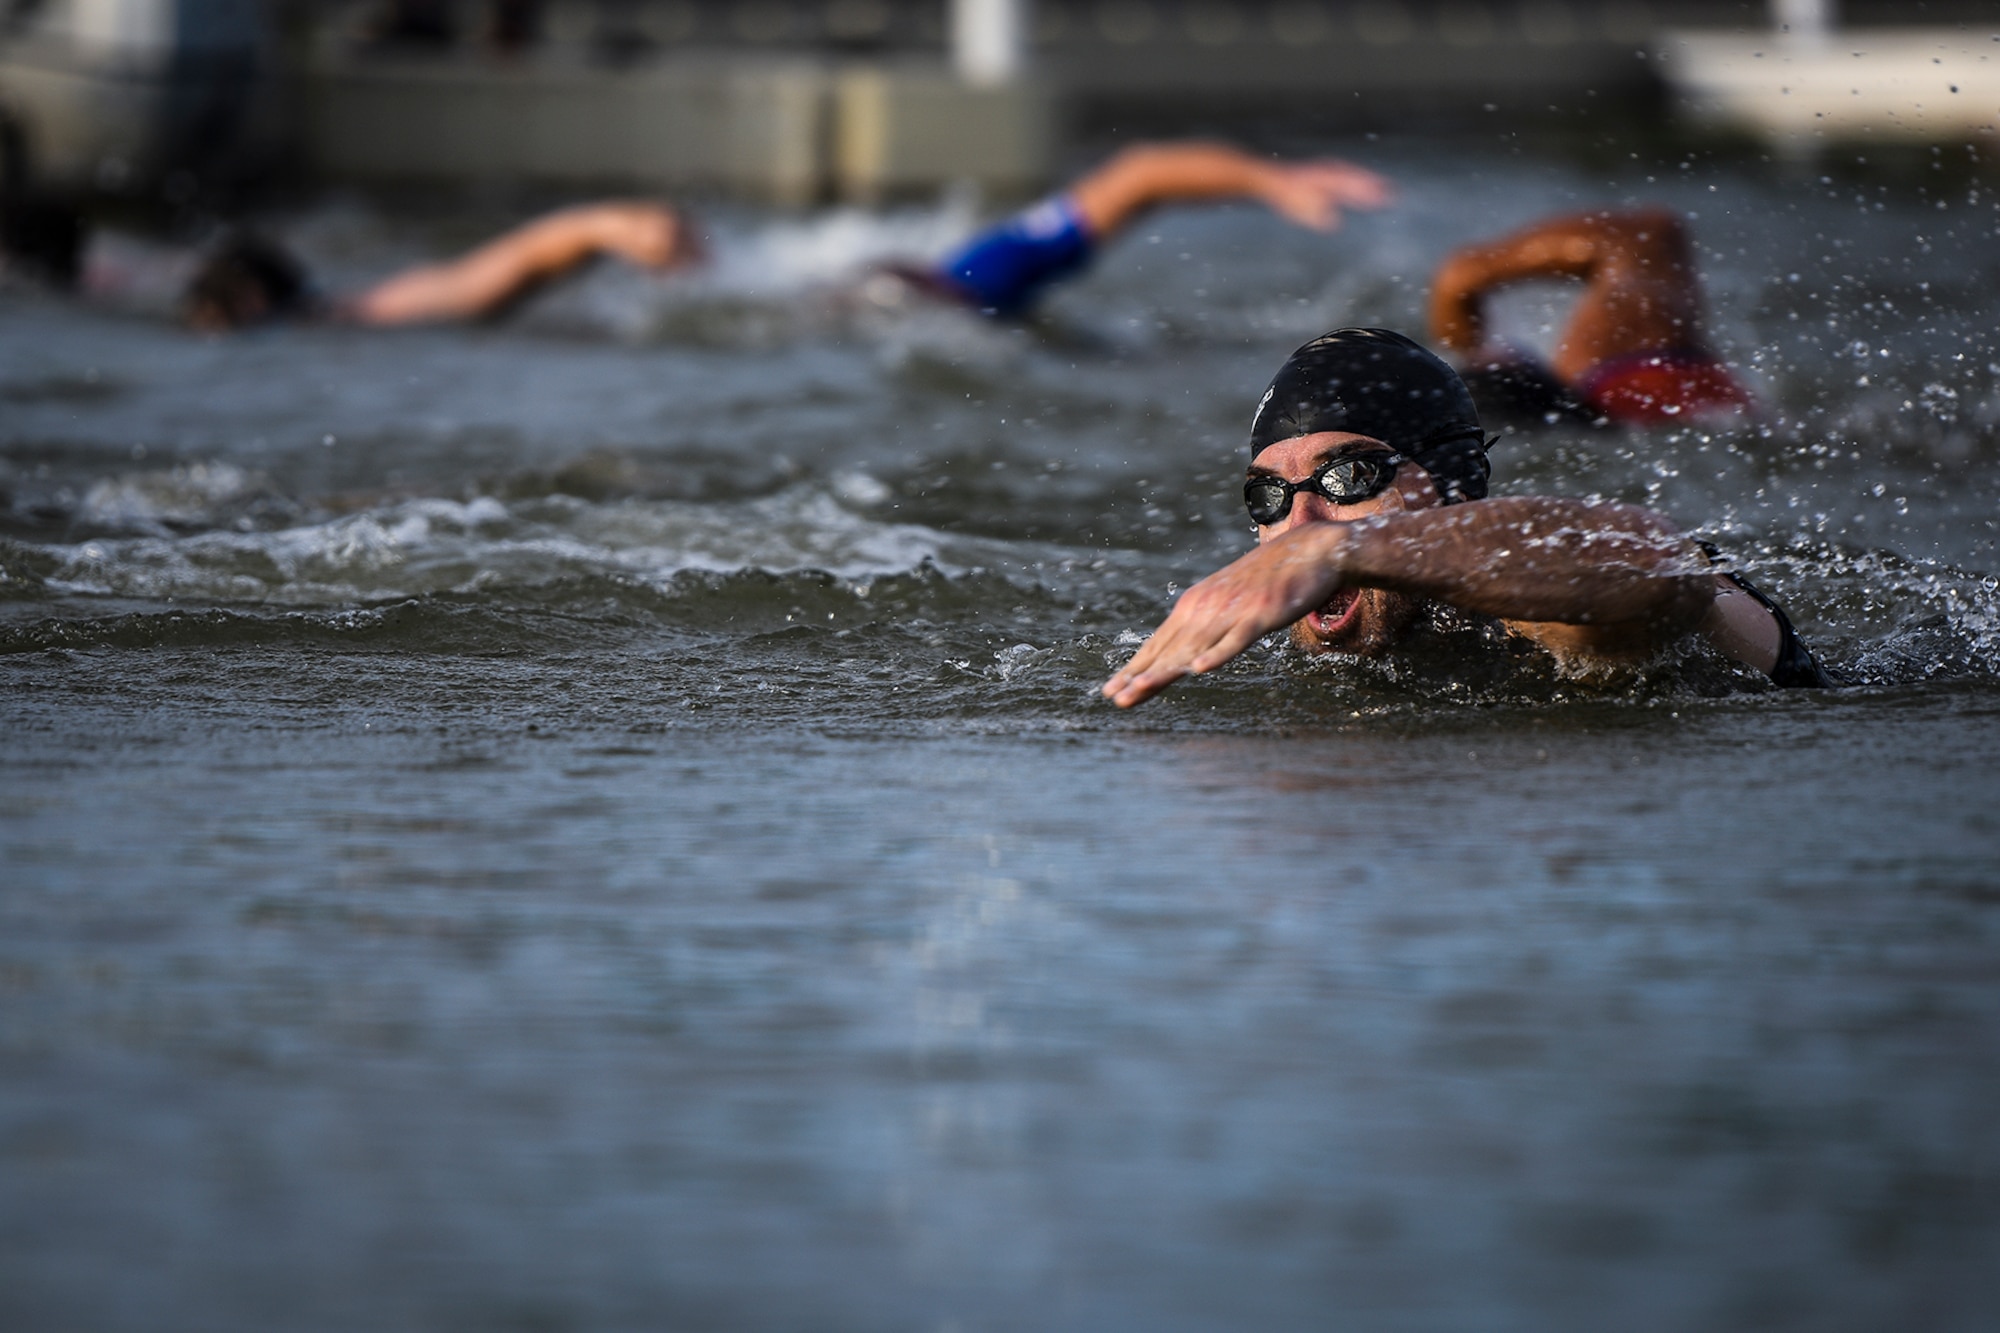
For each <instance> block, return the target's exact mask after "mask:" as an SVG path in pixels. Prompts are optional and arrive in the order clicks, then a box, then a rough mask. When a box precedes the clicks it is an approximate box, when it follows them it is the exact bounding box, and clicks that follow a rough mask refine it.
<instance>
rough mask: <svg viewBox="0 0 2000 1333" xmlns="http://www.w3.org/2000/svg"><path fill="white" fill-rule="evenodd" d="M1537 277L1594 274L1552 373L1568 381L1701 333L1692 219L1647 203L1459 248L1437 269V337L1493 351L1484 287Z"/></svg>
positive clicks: (1463, 352)
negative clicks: (1687, 221) (1615, 359)
mask: <svg viewBox="0 0 2000 1333" xmlns="http://www.w3.org/2000/svg"><path fill="white" fill-rule="evenodd" d="M1536 278H1582V279H1584V280H1585V281H1586V282H1588V283H1589V284H1590V291H1589V292H1587V293H1586V295H1585V297H1584V299H1583V301H1581V302H1579V304H1578V307H1577V310H1576V312H1575V314H1574V315H1573V317H1572V319H1571V322H1570V326H1569V328H1568V329H1566V330H1565V331H1564V334H1563V339H1562V344H1561V346H1560V347H1558V349H1557V352H1556V356H1555V367H1554V368H1555V371H1556V373H1557V374H1558V375H1561V376H1562V377H1563V378H1564V379H1566V380H1568V381H1570V382H1572V383H1573V382H1575V381H1576V380H1577V379H1578V378H1580V377H1581V376H1582V375H1583V374H1584V373H1585V372H1587V371H1588V370H1589V369H1590V368H1591V367H1592V366H1594V365H1596V364H1597V363H1598V362H1599V361H1602V360H1605V359H1607V358H1609V357H1612V356H1616V355H1619V354H1620V353H1623V352H1626V351H1629V350H1633V349H1638V348H1666V347H1678V346H1681V345H1683V344H1685V343H1688V342H1690V341H1692V340H1693V339H1694V338H1695V336H1696V333H1697V330H1696V322H1697V316H1698V311H1699V307H1700V292H1699V289H1698V286H1697V284H1696V280H1695V276H1694V270H1693V267H1692V265H1691V263H1690V261H1689V255H1688V242H1687V232H1686V229H1685V228H1684V227H1683V226H1682V224H1681V220H1680V218H1679V217H1678V216H1676V215H1675V214H1674V213H1673V212H1672V211H1671V210H1669V209H1663V208H1642V209H1634V210H1630V211H1627V212H1597V213H1573V214H1569V215H1566V216H1563V217H1557V218H1550V219H1549V220H1547V221H1545V222H1539V223H1536V224H1535V225H1533V226H1530V227H1527V228H1524V229H1523V230H1521V231H1517V232H1514V233H1512V234H1511V235H1508V236H1503V237H1501V238H1500V239H1498V240H1495V241H1489V242H1484V243H1481V244H1476V245H1467V246H1462V247H1460V248H1459V249H1457V250H1454V251H1453V252H1452V253H1451V254H1449V255H1447V256H1446V257H1445V260H1444V262H1443V263H1442V264H1440V265H1439V266H1438V270H1437V273H1436V274H1435V275H1434V276H1433V277H1432V279H1431V303H1430V332H1431V339H1432V341H1434V342H1436V343H1438V344H1439V345H1440V346H1443V347H1444V348H1446V349H1447V350H1449V351H1452V352H1455V353H1457V354H1458V355H1459V356H1461V357H1471V356H1475V355H1478V354H1480V353H1483V352H1486V351H1488V350H1489V349H1488V347H1487V341H1486V297H1487V296H1488V295H1489V294H1490V293H1492V292H1494V291H1497V290H1499V289H1500V288H1502V287H1506V286H1508V285H1509V284H1511V283H1516V282H1526V281H1530V280H1532V279H1536Z"/></svg>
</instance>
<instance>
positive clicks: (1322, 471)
mask: <svg viewBox="0 0 2000 1333" xmlns="http://www.w3.org/2000/svg"><path fill="white" fill-rule="evenodd" d="M1402 461H1403V457H1402V455H1400V454H1349V455H1347V456H1346V457H1343V458H1334V459H1329V460H1328V461H1327V462H1324V463H1322V464H1320V465H1319V466H1318V467H1317V468H1315V469H1313V474H1312V475H1311V476H1310V477H1307V478H1306V479H1305V480H1304V481H1301V482H1290V481H1286V480H1285V479H1284V478H1283V477H1252V478H1250V480H1249V481H1247V482H1245V483H1244V484H1243V503H1244V504H1245V505H1246V506H1247V507H1248V508H1249V510H1250V517H1251V519H1252V520H1253V521H1254V522H1255V523H1256V524H1257V525H1258V526H1259V527H1268V526H1270V525H1271V524H1273V523H1276V522H1277V521H1278V520H1279V519H1281V518H1283V517H1284V516H1285V515H1286V514H1289V513H1291V512H1292V497H1293V496H1295V495H1297V494H1298V493H1299V492H1300V491H1311V492H1313V493H1314V494H1315V495H1321V496H1324V497H1325V498H1327V499H1328V500H1331V501H1332V502H1333V503H1334V504H1337V505H1351V504H1359V503H1361V502H1362V501H1363V500H1367V499H1371V498H1373V497H1374V496H1377V495H1380V494H1381V493H1382V492H1383V491H1385V490H1387V489H1388V487H1389V483H1390V482H1391V481H1393V480H1394V479H1395V476H1396V465H1397V464H1399V463H1401V462H1402Z"/></svg>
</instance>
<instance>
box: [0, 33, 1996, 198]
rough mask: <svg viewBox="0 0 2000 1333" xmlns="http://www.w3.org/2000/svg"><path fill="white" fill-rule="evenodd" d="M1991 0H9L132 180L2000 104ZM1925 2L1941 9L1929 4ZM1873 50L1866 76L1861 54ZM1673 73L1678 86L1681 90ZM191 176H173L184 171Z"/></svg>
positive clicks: (889, 174)
mask: <svg viewBox="0 0 2000 1333" xmlns="http://www.w3.org/2000/svg"><path fill="white" fill-rule="evenodd" d="M1992 11H1993V6H1992V5H1990V4H1981V3H1972V2H1969V0H1932V2H1930V3H1904V2H1900V0H1848V2H1847V3H1846V4H1844V5H1840V6H1838V12H1836V6H1835V5H1834V4H1833V3H1831V0H1773V2H1772V3H1768V4H1767V3H1765V0H282V2H279V0H273V2H272V3H268V4H258V3H255V2H254V0H0V114H4V117H5V120H6V125H7V142H8V144H9V148H8V152H9V154H10V158H11V159H12V160H13V161H14V162H15V164H16V167H17V168H18V167H19V165H20V164H21V162H22V161H24V160H25V161H27V162H29V163H31V164H32V169H33V170H34V171H36V172H37V173H39V174H41V175H42V176H44V177H51V178H56V179H60V180H65V181H69V182H87V183H89V184H91V185H93V186H95V187H98V188H103V189H110V190H155V189H159V188H167V189H170V190H171V189H173V188H181V189H186V188H188V182H189V181H190V180H199V179H230V178H236V179H247V178H257V177H268V176H270V175H271V174H272V173H273V172H277V173H279V174H282V175H284V176H285V177H286V178H289V179H293V180H300V179H305V180H315V179H332V180H433V181H488V180H521V181H538V182H548V183H553V184H558V185H563V186H585V185H588V186H621V185H622V186H631V185H638V186H651V187H667V188H675V189H688V188H694V189H713V190H720V191H725V192H731V193H737V194H742V195H747V196H751V197H758V198H764V199H770V200H776V201H780V202H792V203H804V202H810V201H813V200H818V199H824V198H828V197H844V198H850V199H863V200H867V199H875V198H879V197H882V196H885V195H893V194H896V193H899V192H909V191H913V190H927V189H933V188H935V187H936V186H937V185H938V184H940V183H942V182H944V181H948V180H953V179H970V180H973V181H975V182H977V183H979V184H980V185H982V186H984V187H986V188H987V189H988V190H990V191H993V192H997V193H1003V194H1004V193H1019V192H1022V191H1025V190H1029V189H1033V188H1036V187H1038V186H1040V185H1041V184H1043V183H1044V182H1045V181H1046V180H1047V178H1048V177H1049V175H1050V170H1051V163H1052V160H1053V157H1054V155H1056V154H1057V153H1058V151H1059V147H1060V143H1061V141H1062V139H1063V137H1064V136H1065V135H1070V134H1102V133H1104V132H1106V131H1111V130H1118V131H1134V132H1155V133H1159V132H1167V133H1174V132H1182V133H1184V132H1190V131H1202V130H1211V129H1230V128H1235V127H1238V126H1240V124H1241V123H1242V122H1244V121H1245V120H1262V121H1264V122H1265V123H1270V122H1272V121H1273V120H1275V119H1278V118H1287V119H1289V120H1291V121H1293V122H1295V123H1297V124H1299V125H1301V126H1303V127H1306V128H1309V129H1310V130H1312V131H1315V132H1324V131H1329V130H1336V131H1337V130H1350V131H1351V130H1355V129H1370V128H1377V127H1380V126H1384V125H1390V124H1394V125H1399V126H1405V127H1407V126H1408V125H1410V124H1411V123H1413V122H1414V123H1418V124H1423V125H1439V126H1448V125H1450V124H1452V123H1454V122H1465V121H1477V120H1478V119H1479V118H1480V117H1482V116H1490V115H1491V114H1492V113H1494V112H1496V111H1498V112H1501V113H1503V114H1507V115H1509V116H1510V117H1514V118H1518V117H1521V116H1544V117H1547V116H1553V117H1562V116H1568V117H1571V118H1574V117H1577V116H1593V115H1602V114H1606V113H1607V111H1612V110H1614V109H1615V110H1616V111H1621V112H1624V113H1626V114H1632V113H1634V112H1637V113H1641V114H1645V113H1650V112H1662V113H1664V112H1665V111H1666V110H1667V108H1668V107H1669V106H1670V105H1671V106H1677V107H1678V108H1679V109H1680V110H1681V111H1682V112H1684V113H1685V114H1687V115H1689V116H1691V117H1693V118H1694V119H1695V120H1697V121H1699V122H1702V123H1707V124H1718V123H1720V124H1727V125H1731V126H1737V127H1744V128H1749V129H1752V130H1755V131H1757V132H1760V133H1767V134H1771V135H1773V136H1776V137H1778V138H1780V139H1782V140H1784V141H1786V142H1788V143H1790V144H1791V145H1792V146H1793V147H1794V148H1796V147H1798V146H1799V145H1800V144H1801V143H1802V142H1804V141H1807V140H1810V139H1813V138H1815V137H1818V138H1827V137H1836V138H1837V137H1841V136H1848V137H1863V138H1865V137H1868V136H1871V135H1884V136H1888V137H1897V136H1903V137H1911V136H1914V137H1918V138H1922V137H1926V136H1935V135H1948V136H1953V137H1959V138H1963V137H1965V136H1967V135H1968V134H1970V135H1975V136H1976V135H1981V134H1985V133H1990V132H1991V129H1992V126H1993V124H1994V122H1995V120H1996V119H2000V73H1996V72H1995V71H1994V68H1993V65H1992V62H1991V60H1990V59H1989V57H1988V54H1987V48H1989V47H1990V46H1991V42H1990V41H1989V38H1990V37H1991V36H1992V34H1991V33H1990V32H1988V31H1986V30H1985V28H1983V27H1981V26H1980V25H1982V24H1986V25H1988V26H1990V21H1991V15H1992ZM1913 25H1915V26H1913ZM1864 75H1865V77H1863V76H1864ZM1669 93H1673V94H1676V95H1677V96H1676V100H1674V101H1672V102H1670V101H1669V99H1668V96H1667V95H1668V94H1669ZM176 182H179V185H178V186H176V185H175V183H176Z"/></svg>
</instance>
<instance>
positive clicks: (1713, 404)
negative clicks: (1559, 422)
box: [1576, 347, 1751, 424]
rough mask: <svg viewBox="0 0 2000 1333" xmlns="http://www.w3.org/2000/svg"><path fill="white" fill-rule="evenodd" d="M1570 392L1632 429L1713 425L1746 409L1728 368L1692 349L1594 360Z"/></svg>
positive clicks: (1745, 397) (1746, 397)
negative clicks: (1685, 423)
mask: <svg viewBox="0 0 2000 1333" xmlns="http://www.w3.org/2000/svg"><path fill="white" fill-rule="evenodd" d="M1576 393H1577V396H1578V397H1580V398H1582V399H1583V401H1584V402H1585V403H1586V404H1588V405H1589V406H1590V407H1592V408H1594V409H1595V410H1596V411H1598V412H1599V413H1601V414H1603V415H1604V416H1607V417H1610V418H1611V419H1612V420H1613V421H1625V422H1633V423H1638V424H1659V423H1661V422H1670V421H1689V420H1694V421H1705V420H1714V419H1715V418H1717V417H1727V416H1735V415H1737V414H1739V413H1743V412H1747V411H1749V410H1750V407H1751V399H1750V395H1749V394H1747V393H1745V392H1744V391H1743V386H1742V385H1740V384H1738V383H1737V382H1736V378H1735V376H1733V375H1731V374H1730V373H1729V369H1728V367H1726V366H1724V365H1723V364H1722V363H1721V362H1720V361H1718V360H1716V359H1715V357H1714V356H1712V355H1710V354H1709V353H1708V352H1705V351H1702V350H1701V349H1699V348H1693V347H1675V348H1665V349H1662V350H1660V351H1654V352H1627V353H1626V354H1625V355H1623V356H1614V357H1612V358H1611V359H1610V360H1608V361H1600V362H1598V363H1597V364H1596V365H1595V366H1592V367H1591V368H1590V369H1589V370H1588V371H1586V372H1585V373H1584V374H1583V376H1582V378H1581V379H1579V380H1578V381H1577V382H1576Z"/></svg>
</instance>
